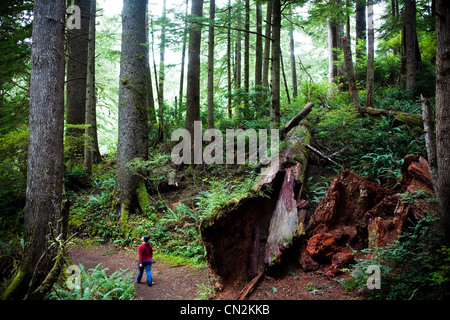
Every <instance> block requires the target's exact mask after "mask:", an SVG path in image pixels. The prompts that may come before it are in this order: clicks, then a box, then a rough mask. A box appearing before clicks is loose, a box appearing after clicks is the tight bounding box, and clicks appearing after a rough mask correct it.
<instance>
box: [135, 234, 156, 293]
mask: <svg viewBox="0 0 450 320" xmlns="http://www.w3.org/2000/svg"><path fill="white" fill-rule="evenodd" d="M141 240H142V243H141V245H139V248H138V251H139V274H138V276H137V278H136V282H137V283H141V280H142V276H143V274H144V268H145V273H146V275H147V284H148V286H149V287H151V286H152V272H151V267H152V262H153V246H152V245H151V244H150V242H148V241H149V240H150V237H149V236H143V237H142V238H141Z"/></svg>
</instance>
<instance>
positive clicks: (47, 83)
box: [3, 0, 66, 299]
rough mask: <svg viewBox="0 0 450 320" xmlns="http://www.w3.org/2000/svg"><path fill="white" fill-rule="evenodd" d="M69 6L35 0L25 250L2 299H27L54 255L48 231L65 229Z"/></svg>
mask: <svg viewBox="0 0 450 320" xmlns="http://www.w3.org/2000/svg"><path fill="white" fill-rule="evenodd" d="M65 9H66V8H65V1H64V0H58V1H55V0H51V1H50V0H35V1H34V10H33V15H34V19H33V31H32V37H33V46H32V49H31V76H30V110H29V125H28V128H29V134H28V168H27V191H26V206H25V213H24V243H25V252H24V258H23V261H22V264H21V266H20V268H19V270H18V272H17V274H16V276H15V278H14V281H13V282H12V283H11V285H10V286H9V287H8V288H7V290H6V291H5V292H4V295H3V298H4V299H23V298H24V297H25V294H26V293H27V291H28V292H29V291H30V290H32V291H34V289H36V288H37V287H38V286H39V285H40V284H41V282H42V281H43V280H44V279H45V277H46V275H47V273H48V272H49V271H50V270H51V268H52V260H53V258H54V257H55V255H56V252H55V251H54V250H49V251H48V250H47V249H48V246H49V242H48V235H49V234H50V231H51V229H53V230H54V234H55V235H57V236H59V235H60V234H61V233H63V230H62V228H61V220H62V219H61V218H62V216H61V214H62V210H61V204H62V197H63V175H64V148H63V134H64V71H65V70H64V67H65V63H64V29H65ZM46 252H47V253H46ZM31 280H33V281H31ZM30 281H31V282H32V283H30Z"/></svg>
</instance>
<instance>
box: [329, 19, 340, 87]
mask: <svg viewBox="0 0 450 320" xmlns="http://www.w3.org/2000/svg"><path fill="white" fill-rule="evenodd" d="M337 48H338V45H337V28H336V24H335V23H334V22H333V21H332V20H331V19H329V21H328V83H334V82H336V77H337V76H338V68H337V65H336V61H337V57H338V55H337V52H336V49H337Z"/></svg>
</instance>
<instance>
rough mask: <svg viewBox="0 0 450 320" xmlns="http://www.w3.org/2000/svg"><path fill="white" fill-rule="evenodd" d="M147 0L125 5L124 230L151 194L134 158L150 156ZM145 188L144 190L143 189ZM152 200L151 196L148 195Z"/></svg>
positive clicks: (119, 201)
mask: <svg viewBox="0 0 450 320" xmlns="http://www.w3.org/2000/svg"><path fill="white" fill-rule="evenodd" d="M146 14H147V0H124V3H123V9H122V48H121V57H120V83H119V132H118V133H119V134H118V136H119V141H118V145H117V168H116V186H115V197H116V201H115V202H116V210H117V214H118V216H119V217H120V223H121V227H122V232H124V233H125V232H127V231H129V230H128V226H127V221H128V216H129V213H130V212H134V209H136V208H139V209H140V210H141V211H143V212H144V211H145V207H144V205H143V199H142V197H141V196H144V197H146V196H147V194H146V193H145V194H142V192H139V197H138V196H137V190H138V188H140V189H144V190H145V185H144V182H143V180H142V178H141V176H140V175H143V174H145V173H144V172H139V173H140V175H137V174H135V173H133V171H132V170H131V168H130V167H129V164H130V162H132V161H133V160H135V159H137V158H139V159H142V160H147V159H148V97H147V85H148V73H147V70H148V69H147V68H146V65H147V62H146V61H145V59H146V57H147V56H148V53H147V50H148V48H147V47H146V46H145V45H143V44H145V43H146V41H147V33H146V25H145V22H146V18H145V17H146ZM141 191H143V190H141ZM147 200H148V199H147Z"/></svg>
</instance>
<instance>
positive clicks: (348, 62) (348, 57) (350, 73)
mask: <svg viewBox="0 0 450 320" xmlns="http://www.w3.org/2000/svg"><path fill="white" fill-rule="evenodd" d="M342 40H343V45H344V59H345V69H346V71H347V77H348V89H349V91H350V97H351V99H352V101H353V104H354V105H355V108H356V109H357V110H358V111H359V109H360V108H361V103H360V101H359V93H358V87H357V86H356V77H355V72H354V70H353V60H352V51H351V48H350V40H349V39H348V38H347V37H344V38H343V39H342Z"/></svg>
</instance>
